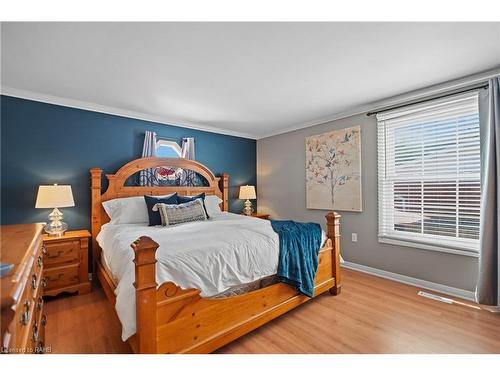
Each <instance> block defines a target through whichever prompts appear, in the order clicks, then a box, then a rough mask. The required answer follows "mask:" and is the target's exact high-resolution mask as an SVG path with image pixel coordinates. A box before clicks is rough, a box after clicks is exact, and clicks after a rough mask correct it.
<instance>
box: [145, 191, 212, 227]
mask: <svg viewBox="0 0 500 375" xmlns="http://www.w3.org/2000/svg"><path fill="white" fill-rule="evenodd" d="M153 210H157V211H159V213H160V217H161V224H162V225H163V226H167V225H175V224H181V223H188V222H191V221H203V220H207V215H206V213H205V208H204V207H203V201H202V200H201V198H198V199H195V200H194V201H190V202H187V203H181V204H165V203H157V204H155V206H154V207H153Z"/></svg>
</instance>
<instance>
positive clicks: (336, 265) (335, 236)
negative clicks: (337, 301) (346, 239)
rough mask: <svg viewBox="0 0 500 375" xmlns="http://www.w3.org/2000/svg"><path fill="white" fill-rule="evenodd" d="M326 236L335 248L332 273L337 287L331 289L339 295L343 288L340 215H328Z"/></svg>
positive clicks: (334, 213)
mask: <svg viewBox="0 0 500 375" xmlns="http://www.w3.org/2000/svg"><path fill="white" fill-rule="evenodd" d="M326 235H327V236H328V238H330V239H331V241H332V246H333V262H332V267H333V270H332V271H333V277H334V279H335V285H334V286H333V287H332V288H331V289H330V293H331V294H333V295H337V294H339V293H340V290H341V288H342V278H341V272H340V215H339V214H338V213H336V212H334V211H331V212H329V213H327V214H326Z"/></svg>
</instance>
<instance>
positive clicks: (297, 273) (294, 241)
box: [271, 220, 321, 298]
mask: <svg viewBox="0 0 500 375" xmlns="http://www.w3.org/2000/svg"><path fill="white" fill-rule="evenodd" d="M271 226H272V227H273V230H274V231H275V232H276V233H277V234H278V236H279V241H280V254H279V263H278V277H279V278H280V280H281V281H282V282H285V283H287V284H289V285H292V286H294V287H295V288H296V289H297V290H298V291H299V292H300V293H302V294H305V295H306V296H308V297H311V298H312V297H313V294H314V277H315V276H316V271H317V269H318V253H319V249H320V247H321V227H320V225H319V224H316V223H297V222H295V221H290V220H283V221H282V220H271Z"/></svg>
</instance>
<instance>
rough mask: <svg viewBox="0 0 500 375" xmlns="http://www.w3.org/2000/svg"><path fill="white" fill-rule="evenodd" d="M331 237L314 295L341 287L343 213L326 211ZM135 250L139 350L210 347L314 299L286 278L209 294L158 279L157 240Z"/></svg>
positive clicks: (140, 243)
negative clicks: (232, 293) (262, 285)
mask: <svg viewBox="0 0 500 375" xmlns="http://www.w3.org/2000/svg"><path fill="white" fill-rule="evenodd" d="M326 219H327V235H328V239H327V241H326V244H325V246H324V247H323V248H322V249H321V250H320V254H319V265H318V271H317V273H316V278H315V288H314V295H315V296H317V295H319V294H321V293H324V292H325V291H328V290H329V291H330V292H331V293H332V294H334V295H336V294H338V293H340V290H341V286H342V284H341V277H340V234H339V224H340V215H338V214H336V213H334V212H330V213H328V215H326ZM131 246H132V248H133V249H134V252H135V260H134V263H135V280H136V281H135V283H134V286H135V289H136V315H137V333H136V335H134V336H133V337H132V338H131V339H130V343H131V346H132V349H133V350H134V351H135V352H136V353H209V352H212V351H214V350H216V349H217V348H220V347H221V346H223V345H225V344H227V343H229V342H231V341H233V340H235V339H237V338H238V337H240V336H242V335H244V334H245V333H247V332H250V331H252V330H254V329H255V328H257V327H259V326H261V325H263V324H265V323H266V322H268V321H270V320H272V319H274V318H276V317H278V316H280V315H282V314H284V313H285V312H287V311H289V310H291V309H293V308H294V307H296V306H298V305H300V304H302V303H304V302H306V301H308V300H310V298H308V297H306V296H304V295H300V294H298V293H297V291H296V290H295V289H293V288H291V287H290V286H288V285H286V284H284V283H277V284H273V285H270V286H268V287H265V288H262V289H258V290H255V291H252V292H250V293H246V294H242V295H238V296H234V297H227V298H204V297H201V296H200V291H199V290H197V289H182V288H180V287H179V286H177V285H175V284H174V283H172V282H167V283H164V284H162V285H161V286H160V287H159V288H157V287H158V285H157V283H156V273H155V271H156V257H155V252H156V249H157V248H158V244H157V243H156V242H154V241H153V240H152V239H151V238H149V237H141V238H139V239H138V240H137V241H135V242H134V243H133V244H132V245H131Z"/></svg>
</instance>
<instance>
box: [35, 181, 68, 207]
mask: <svg viewBox="0 0 500 375" xmlns="http://www.w3.org/2000/svg"><path fill="white" fill-rule="evenodd" d="M74 205H75V202H74V200H73V193H72V191H71V186H70V185H40V186H39V187H38V194H37V196H36V203H35V208H59V207H73V206H74Z"/></svg>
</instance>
